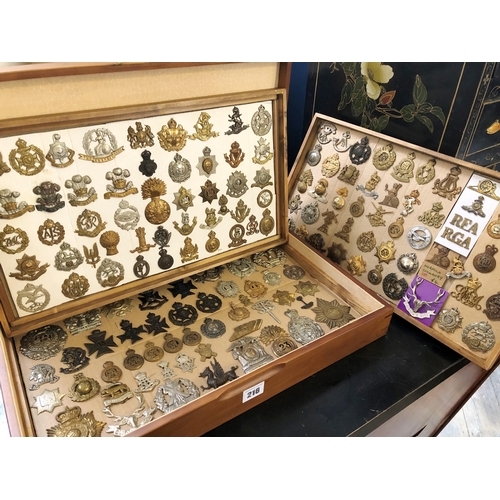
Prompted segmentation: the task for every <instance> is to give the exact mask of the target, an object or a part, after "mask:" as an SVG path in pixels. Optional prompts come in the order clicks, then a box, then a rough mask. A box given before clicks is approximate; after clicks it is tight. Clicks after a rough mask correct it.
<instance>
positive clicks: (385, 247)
mask: <svg viewBox="0 0 500 500" xmlns="http://www.w3.org/2000/svg"><path fill="white" fill-rule="evenodd" d="M395 254H396V247H395V246H394V242H393V241H385V242H382V243H381V244H380V245H379V246H378V247H377V251H376V252H375V257H377V258H378V262H379V264H381V263H382V262H385V263H386V264H388V263H389V262H390V261H391V260H395V259H396V257H395Z"/></svg>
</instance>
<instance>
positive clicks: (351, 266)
mask: <svg viewBox="0 0 500 500" xmlns="http://www.w3.org/2000/svg"><path fill="white" fill-rule="evenodd" d="M347 270H348V271H349V272H350V273H351V274H352V275H353V276H361V275H362V274H363V273H365V272H366V262H365V259H363V256H362V255H353V256H352V257H351V258H350V259H348V260H347Z"/></svg>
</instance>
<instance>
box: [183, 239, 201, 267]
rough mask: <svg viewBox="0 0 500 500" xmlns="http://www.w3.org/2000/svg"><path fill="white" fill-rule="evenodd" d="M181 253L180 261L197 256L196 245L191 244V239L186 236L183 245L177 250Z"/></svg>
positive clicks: (187, 260)
mask: <svg viewBox="0 0 500 500" xmlns="http://www.w3.org/2000/svg"><path fill="white" fill-rule="evenodd" d="M179 253H180V255H181V262H182V263H183V264H184V263H185V262H190V261H191V260H195V259H197V258H198V245H196V244H194V245H193V240H192V239H191V238H190V237H189V236H188V237H187V238H186V239H185V240H184V247H183V248H181V249H180V251H179Z"/></svg>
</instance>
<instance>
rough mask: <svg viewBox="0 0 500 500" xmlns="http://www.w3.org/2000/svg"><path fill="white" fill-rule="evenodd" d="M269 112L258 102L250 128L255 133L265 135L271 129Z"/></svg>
mask: <svg viewBox="0 0 500 500" xmlns="http://www.w3.org/2000/svg"><path fill="white" fill-rule="evenodd" d="M271 125H272V117H271V113H269V111H267V110H266V108H265V107H264V106H263V105H262V104H260V105H259V108H258V110H257V111H256V112H255V113H254V114H253V116H252V130H253V132H254V134H255V135H260V136H263V135H266V134H267V133H268V132H269V131H270V130H271Z"/></svg>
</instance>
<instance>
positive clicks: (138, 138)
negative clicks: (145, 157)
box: [127, 122, 155, 149]
mask: <svg viewBox="0 0 500 500" xmlns="http://www.w3.org/2000/svg"><path fill="white" fill-rule="evenodd" d="M135 126H136V130H134V128H133V127H132V126H130V127H129V128H128V130H127V131H128V136H127V139H128V142H130V147H131V148H132V149H137V148H145V147H148V146H149V147H151V146H154V144H155V141H154V137H155V136H154V135H153V132H151V127H150V126H149V125H146V128H144V125H143V124H142V123H141V122H135Z"/></svg>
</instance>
